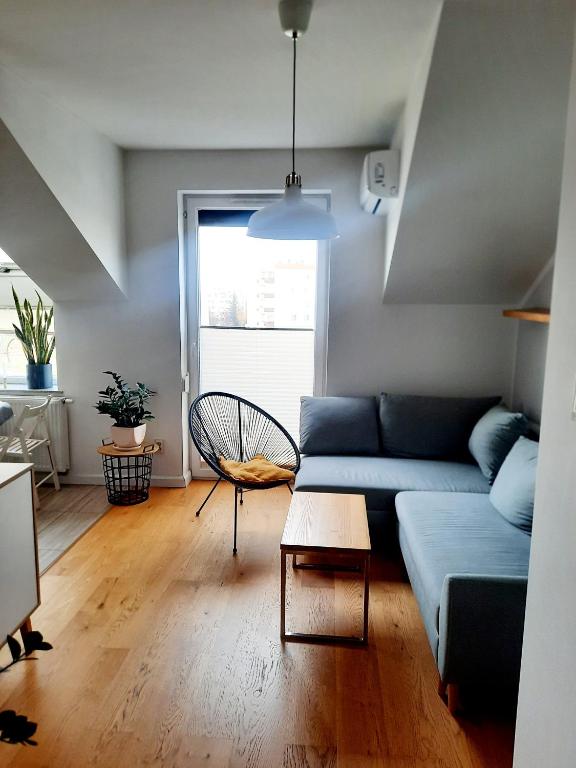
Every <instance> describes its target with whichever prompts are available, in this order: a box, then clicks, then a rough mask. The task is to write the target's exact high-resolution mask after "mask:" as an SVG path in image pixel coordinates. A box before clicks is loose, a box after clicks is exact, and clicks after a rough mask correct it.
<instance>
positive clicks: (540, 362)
mask: <svg viewBox="0 0 576 768" xmlns="http://www.w3.org/2000/svg"><path fill="white" fill-rule="evenodd" d="M553 276H554V262H553V260H550V262H549V263H548V264H547V266H546V268H545V270H544V271H543V273H542V274H541V276H540V277H539V279H538V281H537V283H536V284H535V285H534V286H533V288H532V289H531V290H530V291H529V293H528V294H527V296H526V297H525V299H524V301H523V302H522V304H521V306H524V307H549V306H550V300H551V297H552V278H553ZM511 322H516V323H518V330H517V341H516V360H515V369H514V383H513V387H512V390H513V394H512V405H513V407H514V408H517V409H518V410H519V411H522V412H523V413H525V414H526V415H527V416H528V418H529V419H530V420H531V421H534V422H536V423H537V424H539V423H540V421H541V419H542V398H543V395H544V369H545V367H546V350H547V347H548V326H547V325H546V324H545V323H530V322H525V321H522V320H514V321H511Z"/></svg>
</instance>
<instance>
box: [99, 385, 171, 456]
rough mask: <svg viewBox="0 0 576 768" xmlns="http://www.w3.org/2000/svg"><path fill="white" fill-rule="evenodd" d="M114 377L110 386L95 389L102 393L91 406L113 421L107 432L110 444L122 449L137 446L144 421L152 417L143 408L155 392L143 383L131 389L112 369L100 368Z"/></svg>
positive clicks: (144, 434) (143, 432)
mask: <svg viewBox="0 0 576 768" xmlns="http://www.w3.org/2000/svg"><path fill="white" fill-rule="evenodd" d="M104 373H106V374H107V375H109V376H112V378H113V379H114V385H115V386H111V385H108V386H107V387H106V389H103V390H101V391H100V392H98V394H99V395H101V396H102V399H101V400H99V401H98V402H97V403H96V405H95V406H94V407H95V408H96V410H97V411H98V413H103V414H105V415H106V416H110V417H111V418H112V419H113V420H114V424H113V425H112V427H111V428H110V434H111V437H112V440H113V441H114V445H115V446H116V447H117V448H120V449H123V450H130V449H131V448H138V446H140V445H142V443H143V442H144V437H145V436H146V422H147V421H151V420H152V419H153V418H154V416H152V414H151V413H150V411H148V410H146V407H145V406H146V403H147V402H148V401H149V400H150V398H151V397H152V395H155V394H156V393H155V392H153V391H152V390H151V389H148V387H147V386H146V385H145V384H141V383H140V382H138V383H137V385H136V388H135V389H131V388H130V387H129V386H128V384H126V382H125V381H124V379H123V378H122V377H121V376H120V375H119V374H117V373H115V372H114V371H104Z"/></svg>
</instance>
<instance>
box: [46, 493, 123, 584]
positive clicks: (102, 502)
mask: <svg viewBox="0 0 576 768" xmlns="http://www.w3.org/2000/svg"><path fill="white" fill-rule="evenodd" d="M38 495H39V499H40V507H39V509H38V511H37V515H36V522H37V527H38V558H39V560H40V573H44V571H46V570H47V569H48V568H49V567H50V566H51V565H52V564H53V563H55V562H56V560H58V558H60V557H61V556H62V555H63V554H64V552H66V551H67V550H68V549H69V548H70V547H71V546H72V545H73V544H74V543H75V542H76V541H78V539H79V538H80V537H81V536H82V535H83V534H84V533H85V532H86V531H87V530H89V529H90V528H91V527H92V526H93V525H94V523H95V522H96V521H97V520H99V519H100V518H101V517H102V515H104V514H106V512H107V511H108V510H109V509H110V504H109V503H108V499H107V497H106V489H105V488H104V487H103V486H96V485H63V486H62V487H61V489H60V490H59V491H56V490H55V489H54V488H53V486H50V485H41V486H40V488H39V489H38Z"/></svg>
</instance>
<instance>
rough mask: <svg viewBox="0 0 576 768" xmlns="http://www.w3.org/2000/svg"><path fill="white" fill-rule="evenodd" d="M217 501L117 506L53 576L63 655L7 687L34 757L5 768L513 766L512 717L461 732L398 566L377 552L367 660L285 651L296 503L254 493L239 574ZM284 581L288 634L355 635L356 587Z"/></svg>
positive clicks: (277, 493) (157, 492)
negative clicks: (282, 613) (284, 560)
mask: <svg viewBox="0 0 576 768" xmlns="http://www.w3.org/2000/svg"><path fill="white" fill-rule="evenodd" d="M208 488H209V484H208V483H206V482H195V483H193V485H192V486H191V487H190V488H188V489H166V488H158V489H153V490H152V493H151V497H150V500H149V501H148V502H147V503H145V504H142V505H138V506H135V507H127V508H113V509H112V510H111V511H110V512H109V513H108V514H107V515H105V516H104V517H103V518H102V519H101V520H99V522H98V523H97V524H96V525H95V526H94V527H93V528H92V529H91V530H90V531H89V532H88V533H87V534H86V535H85V536H84V537H83V538H82V539H81V540H80V541H79V542H78V543H77V544H76V545H74V547H73V548H72V549H71V550H69V551H68V552H67V553H66V554H65V555H64V556H63V557H62V558H61V559H60V560H59V561H58V562H57V563H56V564H55V565H53V566H52V567H51V568H50V570H49V571H48V572H47V573H46V574H45V575H44V576H43V577H42V594H43V604H42V606H41V608H40V609H39V610H38V611H37V613H36V614H35V615H34V617H33V623H34V626H35V627H36V628H38V629H40V630H41V631H42V632H43V633H44V635H45V637H46V638H47V639H49V640H50V641H51V642H52V643H53V644H54V646H55V648H54V650H53V651H51V652H48V653H43V654H40V653H39V654H37V655H38V659H37V660H36V661H33V662H26V663H23V664H19V665H17V666H16V667H14V668H13V669H11V670H10V672H9V673H6V674H3V675H1V676H0V709H7V708H12V709H16V710H17V711H18V712H20V713H23V714H26V715H27V716H28V717H29V718H30V719H32V720H34V721H36V722H38V732H37V740H38V746H37V747H24V746H14V745H7V744H3V743H0V765H2V766H4V765H6V766H8V768H47V767H49V768H52V767H54V768H56V767H57V768H84V766H88V767H89V768H124V767H125V766H142V767H144V766H170V768H180V766H182V767H184V766H186V768H190V767H192V768H195V766H212V767H213V768H384V767H385V768H509V766H510V765H511V762H512V758H511V754H512V740H513V724H512V717H511V716H510V717H509V718H508V719H505V718H504V719H503V718H502V717H501V716H499V717H498V718H496V717H494V718H491V717H490V716H489V715H488V714H482V715H478V714H475V715H474V716H473V717H472V718H471V719H469V720H464V719H462V720H460V721H456V720H454V719H453V718H451V717H450V715H449V714H448V712H447V710H446V707H445V706H444V704H443V703H442V702H441V700H440V699H439V698H438V696H437V693H436V670H435V665H434V661H433V659H432V655H431V653H430V650H429V647H428V643H427V640H426V636H425V633H424V629H423V626H422V622H421V620H420V616H419V613H418V608H417V605H416V602H415V600H414V597H413V595H412V592H411V589H410V586H409V584H408V583H407V582H406V581H405V579H404V576H403V571H402V568H401V565H399V564H397V563H391V562H390V561H387V560H385V559H384V558H382V557H380V556H379V555H378V554H377V553H374V554H373V558H372V559H373V564H372V586H371V596H370V644H369V645H368V647H367V648H344V647H333V646H332V647H331V646H314V645H305V644H302V645H300V644H291V643H287V644H285V646H283V645H282V643H281V642H280V640H279V542H280V536H281V533H282V528H283V522H284V519H285V516H286V512H287V509H288V505H289V502H290V496H289V494H288V492H287V491H286V489H283V488H281V489H276V490H273V491H267V492H257V493H250V494H247V495H246V497H245V503H244V505H243V507H241V508H240V514H239V540H238V546H239V553H238V557H237V558H233V557H232V553H231V547H232V506H231V505H232V503H233V492H232V490H231V488H230V487H226V486H224V485H221V486H220V487H219V488H218V489H217V491H216V492H215V494H214V496H213V499H212V500H211V502H210V504H209V505H208V506H207V507H206V508H205V509H204V510H203V512H202V515H201V517H200V518H196V517H195V514H194V513H195V510H196V508H197V505H198V504H199V503H200V502H201V500H202V498H203V496H204V495H205V494H206V492H207V490H208ZM93 498H94V500H95V503H97V496H94V497H93ZM89 499H90V492H87V495H86V500H89ZM87 503H88V501H87ZM88 506H89V505H88ZM86 508H87V507H84V509H86ZM288 571H289V573H288V600H289V617H290V622H291V626H292V624H293V625H294V627H295V628H297V629H299V630H301V631H314V630H321V631H331V632H333V631H334V630H335V629H337V630H338V631H349V630H353V629H354V628H357V625H358V622H359V621H360V617H361V610H362V605H361V584H360V582H359V580H358V578H357V577H355V576H354V575H350V574H346V575H345V576H343V577H337V578H335V577H333V576H332V575H331V574H328V573H317V572H307V571H296V572H294V571H292V568H290V567H289V568H288ZM6 654H7V650H6V648H4V649H3V650H2V651H1V652H0V664H1V663H2V662H3V661H6Z"/></svg>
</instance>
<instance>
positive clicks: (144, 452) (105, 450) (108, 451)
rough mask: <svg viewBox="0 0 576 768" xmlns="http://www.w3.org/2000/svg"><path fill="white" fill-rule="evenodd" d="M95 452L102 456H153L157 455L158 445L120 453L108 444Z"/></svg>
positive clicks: (150, 444) (151, 444)
mask: <svg viewBox="0 0 576 768" xmlns="http://www.w3.org/2000/svg"><path fill="white" fill-rule="evenodd" d="M97 450H98V453H100V454H101V455H102V456H153V455H154V454H155V453H158V451H159V450H160V446H159V445H158V443H147V444H146V445H140V446H138V448H131V449H130V450H129V451H121V450H119V449H118V448H115V447H114V445H112V444H110V445H101V446H100V447H99V448H98V449H97Z"/></svg>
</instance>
